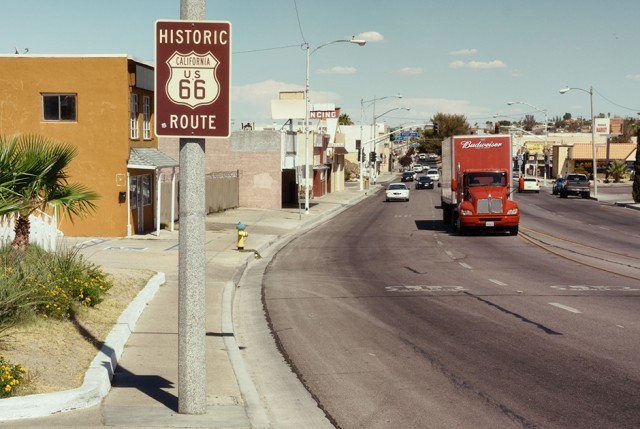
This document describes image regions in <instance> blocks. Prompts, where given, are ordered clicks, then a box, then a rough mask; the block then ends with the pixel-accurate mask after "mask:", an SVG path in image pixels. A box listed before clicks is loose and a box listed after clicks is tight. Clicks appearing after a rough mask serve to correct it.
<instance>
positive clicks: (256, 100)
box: [231, 80, 341, 126]
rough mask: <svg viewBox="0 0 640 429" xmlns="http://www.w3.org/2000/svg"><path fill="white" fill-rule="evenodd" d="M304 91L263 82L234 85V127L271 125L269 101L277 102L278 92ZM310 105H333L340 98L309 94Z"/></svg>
mask: <svg viewBox="0 0 640 429" xmlns="http://www.w3.org/2000/svg"><path fill="white" fill-rule="evenodd" d="M286 91H304V86H303V85H299V84H291V83H285V82H278V81H275V80H265V81H262V82H256V83H252V84H247V85H235V86H233V87H232V88H231V103H232V105H231V117H232V118H233V120H234V121H235V126H237V125H238V124H240V123H241V122H255V123H256V124H263V125H264V124H271V123H272V122H273V121H272V119H271V100H277V99H278V97H279V95H280V92H286ZM309 98H310V100H311V102H312V103H335V102H338V101H339V100H340V99H341V97H340V95H339V94H337V93H335V92H331V91H314V90H313V88H312V89H311V91H310V93H309Z"/></svg>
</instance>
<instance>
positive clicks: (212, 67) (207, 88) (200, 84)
mask: <svg viewBox="0 0 640 429" xmlns="http://www.w3.org/2000/svg"><path fill="white" fill-rule="evenodd" d="M167 64H168V65H169V68H170V70H171V74H170V76H169V80H168V81H167V85H166V89H167V95H168V96H169V98H170V99H171V101H173V102H174V103H176V104H184V105H187V106H190V107H191V108H195V107H198V106H204V105H207V104H211V103H213V102H214V101H216V99H217V98H218V96H219V95H220V85H219V84H218V78H217V77H216V68H217V67H218V64H220V63H219V62H218V60H217V59H216V58H215V57H214V56H213V55H212V54H211V52H207V53H206V54H205V55H200V54H196V53H195V52H193V51H191V52H189V53H188V54H186V55H185V54H181V53H180V52H174V53H173V55H172V56H171V58H169V59H168V60H167Z"/></svg>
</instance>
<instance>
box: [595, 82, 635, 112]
mask: <svg viewBox="0 0 640 429" xmlns="http://www.w3.org/2000/svg"><path fill="white" fill-rule="evenodd" d="M593 92H595V93H597V94H598V95H599V96H600V97H602V98H604V99H605V100H607V101H608V102H609V103H611V104H613V105H614V106H618V107H621V108H623V109H627V110H633V111H634V112H640V109H633V108H631V107H626V106H622V105H620V104H618V103H614V102H613V101H611V100H609V99H608V98H607V97H605V96H604V95H602V94H601V93H600V92H598V90H596V89H595V88H593Z"/></svg>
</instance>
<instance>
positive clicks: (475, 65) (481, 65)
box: [449, 60, 507, 70]
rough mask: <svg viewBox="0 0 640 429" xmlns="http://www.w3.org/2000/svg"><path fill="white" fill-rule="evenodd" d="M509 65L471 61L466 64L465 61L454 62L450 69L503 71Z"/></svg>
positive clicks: (495, 61)
mask: <svg viewBox="0 0 640 429" xmlns="http://www.w3.org/2000/svg"><path fill="white" fill-rule="evenodd" d="M506 67H507V65H506V64H505V63H503V62H502V61H500V60H493V61H469V62H468V63H465V62H464V61H454V62H452V63H450V64H449V68H452V69H461V68H467V69H474V70H486V69H503V68H506Z"/></svg>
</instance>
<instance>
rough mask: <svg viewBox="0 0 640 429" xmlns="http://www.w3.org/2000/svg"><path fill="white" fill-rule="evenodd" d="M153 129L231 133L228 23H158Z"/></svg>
mask: <svg viewBox="0 0 640 429" xmlns="http://www.w3.org/2000/svg"><path fill="white" fill-rule="evenodd" d="M155 48H156V52H155V56H156V59H155V61H156V67H155V121H154V123H155V133H156V136H159V137H229V133H230V123H231V120H230V118H231V116H230V99H231V97H230V92H231V23H229V22H223V21H186V20H180V21H156V25H155Z"/></svg>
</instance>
